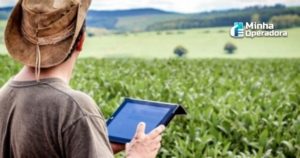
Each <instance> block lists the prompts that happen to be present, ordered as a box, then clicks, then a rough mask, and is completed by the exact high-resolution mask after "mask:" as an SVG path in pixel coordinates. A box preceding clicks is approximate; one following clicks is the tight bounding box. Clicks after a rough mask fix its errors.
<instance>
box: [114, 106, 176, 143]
mask: <svg viewBox="0 0 300 158" xmlns="http://www.w3.org/2000/svg"><path fill="white" fill-rule="evenodd" d="M170 110H171V108H170V107H168V106H165V107H164V106H153V105H147V104H142V105H141V104H138V103H131V102H127V103H126V104H125V105H124V107H123V108H122V109H121V110H120V111H119V113H118V114H117V115H116V116H115V117H114V118H113V119H112V121H111V122H110V123H109V126H108V132H109V135H110V136H112V137H120V136H121V137H122V138H124V139H128V140H131V139H132V137H133V136H134V134H135V132H136V127H137V125H138V123H139V122H145V123H146V131H145V132H146V133H149V132H150V131H152V130H153V129H154V128H155V127H157V126H158V125H159V123H160V122H161V121H162V120H163V118H164V117H165V116H166V115H167V114H168V113H169V112H170Z"/></svg>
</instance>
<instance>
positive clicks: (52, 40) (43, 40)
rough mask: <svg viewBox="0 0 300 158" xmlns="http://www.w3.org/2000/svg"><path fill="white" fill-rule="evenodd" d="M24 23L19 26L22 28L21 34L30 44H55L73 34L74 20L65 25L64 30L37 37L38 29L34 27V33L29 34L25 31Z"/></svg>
mask: <svg viewBox="0 0 300 158" xmlns="http://www.w3.org/2000/svg"><path fill="white" fill-rule="evenodd" d="M24 26H25V25H24V24H22V26H21V30H22V34H23V36H24V37H25V38H26V39H27V40H28V41H29V42H30V43H32V44H36V45H51V44H56V43H58V42H61V41H63V40H65V39H67V38H68V37H70V36H72V35H74V33H75V27H76V25H75V22H72V23H71V25H69V26H68V27H66V28H65V29H64V30H62V31H60V32H58V33H56V34H54V35H51V36H45V37H38V36H37V35H38V31H39V29H38V28H37V29H36V34H35V35H33V34H30V33H28V32H27V31H26V28H24Z"/></svg>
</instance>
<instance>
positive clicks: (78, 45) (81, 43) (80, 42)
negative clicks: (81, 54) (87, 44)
mask: <svg viewBox="0 0 300 158" xmlns="http://www.w3.org/2000/svg"><path fill="white" fill-rule="evenodd" d="M84 40H85V32H84V33H83V34H82V36H81V38H80V40H79V42H78V43H77V46H76V50H77V51H81V50H82V47H83V43H84Z"/></svg>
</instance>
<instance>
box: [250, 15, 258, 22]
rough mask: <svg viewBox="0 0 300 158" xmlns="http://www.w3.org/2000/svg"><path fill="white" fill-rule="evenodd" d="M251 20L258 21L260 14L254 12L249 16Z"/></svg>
mask: <svg viewBox="0 0 300 158" xmlns="http://www.w3.org/2000/svg"><path fill="white" fill-rule="evenodd" d="M251 21H252V22H256V23H260V15H259V14H258V13H254V14H253V15H252V16H251Z"/></svg>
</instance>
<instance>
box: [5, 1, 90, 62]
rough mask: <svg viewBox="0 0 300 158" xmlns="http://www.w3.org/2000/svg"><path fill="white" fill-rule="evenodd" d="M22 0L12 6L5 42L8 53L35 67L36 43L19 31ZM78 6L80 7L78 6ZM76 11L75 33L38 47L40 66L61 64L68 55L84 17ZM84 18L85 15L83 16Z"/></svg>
mask: <svg viewBox="0 0 300 158" xmlns="http://www.w3.org/2000/svg"><path fill="white" fill-rule="evenodd" d="M21 5H22V0H21V1H19V2H18V3H17V5H16V6H15V7H14V9H13V11H12V13H11V15H10V17H9V20H8V22H7V26H6V30H5V37H4V38H5V44H6V48H7V50H8V52H9V54H10V55H11V56H12V57H13V58H14V59H15V60H17V61H19V62H21V63H22V64H24V65H27V66H30V67H35V65H36V47H37V46H36V45H35V44H32V43H31V42H29V41H28V40H26V38H24V36H23V34H22V31H21V23H22V6H21ZM79 8H80V7H79ZM78 11H79V12H78V13H77V22H76V28H75V34H74V35H73V36H71V37H69V38H67V39H65V40H63V41H61V42H58V43H56V44H52V45H43V46H39V47H40V53H41V68H49V67H53V66H56V65H59V64H61V63H62V62H63V61H64V60H65V59H66V58H67V57H68V55H69V53H70V50H71V47H72V46H73V44H74V43H75V41H76V38H77V36H78V34H79V32H80V29H81V27H82V24H83V21H84V19H82V18H80V17H79V15H81V16H82V14H84V13H80V12H81V11H80V9H79V10H78ZM84 18H85V16H84Z"/></svg>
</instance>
